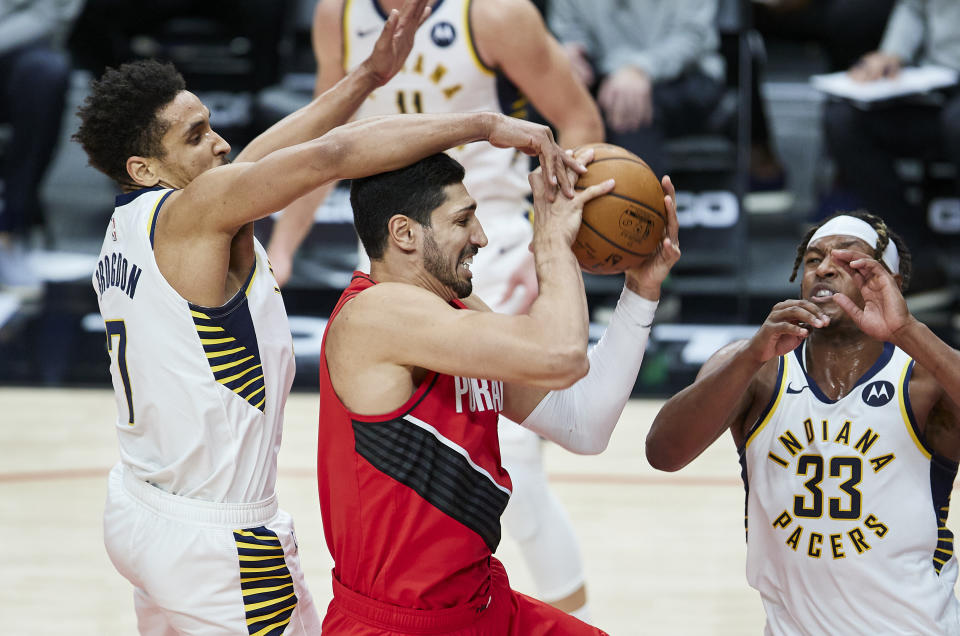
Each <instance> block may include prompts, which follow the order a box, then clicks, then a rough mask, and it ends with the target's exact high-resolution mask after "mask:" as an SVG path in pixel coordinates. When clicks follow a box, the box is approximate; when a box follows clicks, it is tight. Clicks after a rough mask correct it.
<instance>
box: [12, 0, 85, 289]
mask: <svg viewBox="0 0 960 636" xmlns="http://www.w3.org/2000/svg"><path fill="white" fill-rule="evenodd" d="M82 5H83V2H82V0H35V1H33V2H22V1H17V0H0V91H2V98H0V123H4V124H11V125H12V128H13V131H12V134H11V136H10V140H9V142H8V143H7V144H6V147H5V148H4V149H3V152H2V154H0V181H2V183H3V191H2V195H0V288H2V289H8V290H15V291H18V292H22V293H25V294H35V293H38V292H39V291H40V284H41V281H40V279H39V278H38V276H37V275H36V273H35V272H34V271H33V268H32V267H31V265H30V262H29V259H28V258H27V238H28V233H29V230H30V227H31V225H34V224H41V223H42V222H43V210H42V208H41V205H40V182H41V181H42V180H43V176H44V174H45V173H46V170H47V167H48V166H49V165H50V160H51V158H52V156H53V150H54V148H55V147H56V145H57V140H58V139H59V137H60V124H61V120H62V119H63V109H64V105H65V102H66V94H67V86H68V85H69V79H70V59H69V57H68V56H67V54H66V53H65V52H64V51H63V50H62V48H61V44H62V41H63V39H64V38H65V36H66V35H67V32H68V31H69V29H70V27H71V25H72V23H73V20H74V19H75V18H76V16H77V13H78V12H79V11H80V8H81V6H82Z"/></svg>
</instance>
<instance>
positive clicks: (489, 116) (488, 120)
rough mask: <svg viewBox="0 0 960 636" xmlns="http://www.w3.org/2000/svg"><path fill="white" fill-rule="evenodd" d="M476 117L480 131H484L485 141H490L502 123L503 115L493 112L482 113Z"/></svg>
mask: <svg viewBox="0 0 960 636" xmlns="http://www.w3.org/2000/svg"><path fill="white" fill-rule="evenodd" d="M476 117H477V119H478V122H479V125H480V129H481V130H482V131H483V132H482V135H483V139H485V140H487V141H489V140H490V137H492V136H493V135H494V134H495V131H496V129H497V124H499V123H500V117H501V115H500V114H499V113H494V112H492V111H481V112H478V113H477V114H476Z"/></svg>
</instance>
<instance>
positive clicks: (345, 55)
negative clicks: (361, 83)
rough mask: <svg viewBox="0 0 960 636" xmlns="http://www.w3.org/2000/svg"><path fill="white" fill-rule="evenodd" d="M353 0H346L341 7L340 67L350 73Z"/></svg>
mask: <svg viewBox="0 0 960 636" xmlns="http://www.w3.org/2000/svg"><path fill="white" fill-rule="evenodd" d="M352 3H353V0H344V1H343V7H342V8H341V9H340V69H341V70H342V71H343V72H344V73H348V72H349V71H350V69H348V68H347V64H348V62H349V60H350V24H349V21H350V5H351V4H352Z"/></svg>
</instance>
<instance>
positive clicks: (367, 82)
mask: <svg viewBox="0 0 960 636" xmlns="http://www.w3.org/2000/svg"><path fill="white" fill-rule="evenodd" d="M350 75H351V76H352V77H353V78H354V79H355V80H356V82H357V83H358V85H359V86H360V87H361V88H362V89H363V90H365V91H367V92H372V91H373V90H374V89H376V88H379V87H380V86H383V85H384V84H386V83H387V80H388V79H389V78H386V77H382V76H381V75H380V74H379V73H377V72H376V71H375V70H374V69H373V66H372V65H371V64H370V61H369V60H364V61H363V62H361V63H360V65H359V66H358V67H357V68H356V69H354V70H353V71H351V73H350Z"/></svg>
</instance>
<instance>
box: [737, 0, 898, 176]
mask: <svg viewBox="0 0 960 636" xmlns="http://www.w3.org/2000/svg"><path fill="white" fill-rule="evenodd" d="M893 3H894V0H753V21H752V23H753V28H754V29H755V30H756V31H757V32H758V33H759V34H760V35H761V36H762V37H763V46H762V47H761V50H760V52H759V54H757V55H754V56H752V57H753V58H754V63H753V75H752V77H751V82H750V97H751V102H750V108H751V111H750V112H751V114H752V123H751V130H750V135H751V149H750V189H751V190H754V191H756V190H778V189H781V188H782V187H783V186H784V185H785V183H786V175H785V173H784V169H783V166H782V164H781V163H780V160H779V158H778V157H777V154H776V152H775V150H774V144H773V142H772V139H771V127H770V124H769V117H768V116H767V106H766V104H765V103H764V100H763V99H762V95H761V90H760V86H761V84H762V83H763V75H764V73H765V68H764V66H765V58H766V57H767V54H766V51H765V50H764V49H766V47H767V46H768V45H769V44H774V43H775V42H776V41H789V42H802V43H815V44H816V45H817V46H818V47H819V48H820V49H821V50H822V53H823V55H824V57H825V58H826V63H827V70H829V71H839V70H843V69H846V68H847V67H849V66H850V65H851V64H852V63H853V62H855V61H856V60H857V59H859V58H860V56H861V55H863V54H864V53H866V52H867V51H871V50H873V49H875V48H876V47H877V45H878V44H879V43H880V37H881V36H882V35H883V28H884V26H885V25H886V23H887V17H888V16H889V15H890V10H891V8H892V7H893Z"/></svg>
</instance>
